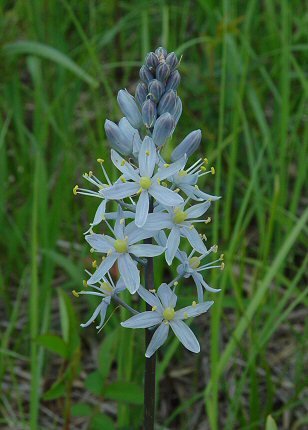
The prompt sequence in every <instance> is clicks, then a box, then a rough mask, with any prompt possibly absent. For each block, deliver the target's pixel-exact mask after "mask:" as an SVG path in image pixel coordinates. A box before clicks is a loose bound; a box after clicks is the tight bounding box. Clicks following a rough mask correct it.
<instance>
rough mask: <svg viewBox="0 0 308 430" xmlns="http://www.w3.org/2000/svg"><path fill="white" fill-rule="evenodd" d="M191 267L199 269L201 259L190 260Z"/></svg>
mask: <svg viewBox="0 0 308 430" xmlns="http://www.w3.org/2000/svg"><path fill="white" fill-rule="evenodd" d="M189 265H190V267H191V268H192V269H197V268H198V267H199V266H200V258H199V257H192V258H190V260H189Z"/></svg>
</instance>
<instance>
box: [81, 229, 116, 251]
mask: <svg viewBox="0 0 308 430" xmlns="http://www.w3.org/2000/svg"><path fill="white" fill-rule="evenodd" d="M85 239H86V241H87V242H88V244H89V245H90V246H91V247H92V248H93V249H95V251H98V252H105V253H107V252H108V251H110V249H113V243H114V239H113V238H112V237H110V236H107V235H106V234H96V233H93V234H89V235H87V236H85Z"/></svg>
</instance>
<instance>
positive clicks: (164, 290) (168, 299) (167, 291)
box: [157, 284, 178, 308]
mask: <svg viewBox="0 0 308 430" xmlns="http://www.w3.org/2000/svg"><path fill="white" fill-rule="evenodd" d="M157 295H158V297H159V299H160V301H161V302H162V305H163V307H164V308H174V307H175V305H176V302H177V299H178V298H177V296H176V294H175V293H174V292H173V291H172V290H171V288H170V287H169V286H168V285H167V284H161V286H160V287H159V288H158V290H157Z"/></svg>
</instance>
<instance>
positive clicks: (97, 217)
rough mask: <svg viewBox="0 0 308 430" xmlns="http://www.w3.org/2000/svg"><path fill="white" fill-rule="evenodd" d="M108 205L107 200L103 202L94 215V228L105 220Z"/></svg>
mask: <svg viewBox="0 0 308 430" xmlns="http://www.w3.org/2000/svg"><path fill="white" fill-rule="evenodd" d="M106 204H107V200H103V201H102V202H101V203H100V204H99V206H98V208H97V210H96V212H95V215H94V220H93V222H92V224H91V225H92V226H95V225H97V224H99V223H100V222H101V221H102V220H103V218H104V215H105V212H106Z"/></svg>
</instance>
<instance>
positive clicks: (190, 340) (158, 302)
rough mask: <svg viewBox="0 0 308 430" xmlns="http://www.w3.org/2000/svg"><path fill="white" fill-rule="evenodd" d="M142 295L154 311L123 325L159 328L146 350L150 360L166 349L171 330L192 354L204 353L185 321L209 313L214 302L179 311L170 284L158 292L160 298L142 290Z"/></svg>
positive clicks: (140, 293)
mask: <svg viewBox="0 0 308 430" xmlns="http://www.w3.org/2000/svg"><path fill="white" fill-rule="evenodd" d="M138 294H139V295H140V296H141V297H142V298H143V300H145V301H146V302H147V303H148V304H149V305H150V306H152V311H146V312H141V313H140V314H138V315H135V316H133V317H131V318H129V319H128V320H126V321H124V322H122V323H121V325H122V326H123V327H128V328H148V327H153V326H157V325H158V327H157V329H156V330H155V332H154V334H153V336H152V339H151V342H150V343H149V346H148V348H147V350H146V353H145V356H146V357H148V358H150V357H151V356H152V355H153V354H154V353H155V351H157V349H158V348H160V347H161V346H162V345H163V343H164V342H165V341H166V339H167V337H168V333H169V327H171V329H172V330H173V332H174V334H175V335H176V336H177V338H178V339H179V341H180V342H181V343H182V344H183V345H184V346H185V348H187V349H188V350H189V351H191V352H195V353H198V352H200V345H199V342H198V340H197V338H196V336H195V335H194V333H193V331H192V330H191V329H190V328H189V327H188V326H187V325H186V324H185V323H184V322H183V320H186V319H187V318H190V317H196V316H198V315H201V314H203V313H205V312H207V311H208V309H209V308H210V307H211V306H212V304H213V303H214V302H212V301H210V302H203V303H198V304H197V303H195V302H193V304H192V305H191V306H187V307H185V308H182V309H179V310H178V311H175V309H174V308H175V306H176V302H177V296H176V294H175V293H174V292H173V291H172V290H171V288H170V287H169V286H168V285H166V284H162V285H161V286H160V287H159V288H158V291H157V295H156V294H153V293H151V292H149V291H148V290H146V289H145V288H143V287H141V286H140V288H139V290H138Z"/></svg>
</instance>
